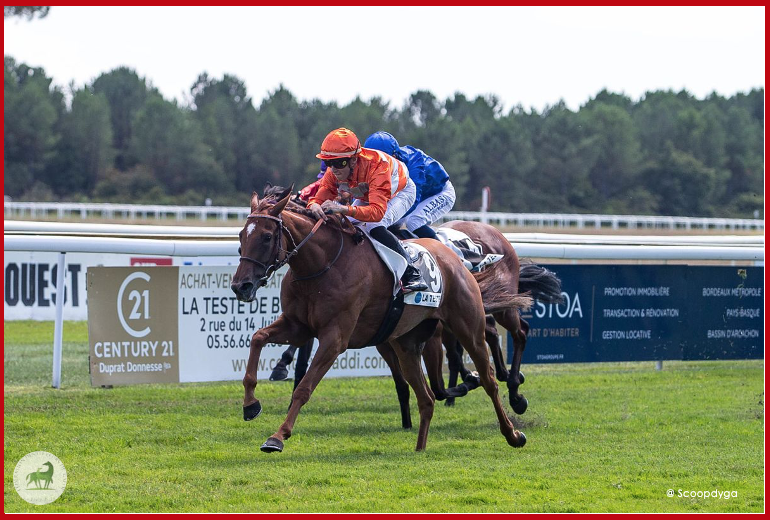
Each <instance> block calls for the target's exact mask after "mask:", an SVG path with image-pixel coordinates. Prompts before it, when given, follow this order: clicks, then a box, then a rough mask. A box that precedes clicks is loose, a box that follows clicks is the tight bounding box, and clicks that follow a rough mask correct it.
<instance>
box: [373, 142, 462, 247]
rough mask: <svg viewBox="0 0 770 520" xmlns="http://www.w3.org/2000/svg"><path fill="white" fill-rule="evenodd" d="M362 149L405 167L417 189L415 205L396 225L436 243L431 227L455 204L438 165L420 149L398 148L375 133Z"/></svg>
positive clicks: (444, 171) (396, 143) (451, 188)
mask: <svg viewBox="0 0 770 520" xmlns="http://www.w3.org/2000/svg"><path fill="white" fill-rule="evenodd" d="M364 147H365V148H372V149H374V150H380V151H382V152H385V153H386V154H388V155H392V156H393V157H395V158H396V159H398V160H399V161H402V162H404V163H406V166H407V167H408V168H409V177H410V178H411V179H412V180H413V181H414V184H415V186H416V187H417V196H416V197H415V202H414V205H412V207H411V208H409V211H407V212H406V214H405V215H404V216H403V217H402V218H401V219H400V220H399V221H397V222H396V223H395V225H396V226H401V225H405V226H406V229H408V230H409V231H411V232H412V233H414V234H415V235H417V236H418V237H421V238H433V239H436V240H438V237H437V236H436V232H435V231H433V228H431V227H430V224H432V223H433V222H435V221H436V220H438V219H439V218H440V217H443V216H444V215H446V214H447V213H448V212H449V210H451V209H452V207H453V206H454V204H455V189H454V186H452V183H451V182H449V175H448V174H447V172H446V170H445V169H444V167H443V166H441V163H440V162H438V161H437V160H435V159H434V158H433V157H431V156H430V155H427V154H426V153H425V152H423V151H422V150H420V149H419V148H415V147H413V146H401V147H399V146H398V141H396V138H395V137H393V136H392V135H391V134H389V133H388V132H382V131H380V132H375V133H373V134H372V135H370V136H369V137H368V138H367V139H366V142H365V143H364Z"/></svg>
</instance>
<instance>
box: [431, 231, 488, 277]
mask: <svg viewBox="0 0 770 520" xmlns="http://www.w3.org/2000/svg"><path fill="white" fill-rule="evenodd" d="M436 235H437V236H438V239H439V240H440V241H441V243H443V244H444V245H445V246H447V247H448V248H449V249H451V250H452V251H454V252H455V254H456V255H457V256H459V257H460V259H461V260H462V261H463V264H464V265H465V267H466V268H468V270H469V271H470V272H472V273H477V272H479V271H481V270H482V269H484V268H485V267H486V266H488V265H491V264H494V263H495V262H498V261H499V260H501V259H502V258H503V255H498V254H491V253H490V254H488V255H485V254H484V253H482V252H481V246H480V245H479V244H477V243H476V242H474V241H473V240H471V238H470V237H469V236H468V235H466V234H465V233H463V232H462V231H458V230H456V229H452V228H444V227H440V228H437V229H436Z"/></svg>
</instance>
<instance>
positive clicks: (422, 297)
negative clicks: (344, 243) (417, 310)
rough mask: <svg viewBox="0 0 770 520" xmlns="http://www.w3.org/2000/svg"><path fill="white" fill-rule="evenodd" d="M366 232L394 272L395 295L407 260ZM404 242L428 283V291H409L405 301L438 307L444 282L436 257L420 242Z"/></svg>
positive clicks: (375, 248)
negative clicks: (419, 243)
mask: <svg viewBox="0 0 770 520" xmlns="http://www.w3.org/2000/svg"><path fill="white" fill-rule="evenodd" d="M364 234H365V235H366V237H367V238H368V239H369V241H370V242H371V243H372V246H374V250H375V251H377V254H378V255H379V257H380V259H381V260H382V262H383V263H384V264H385V265H386V266H387V267H388V269H389V270H390V272H391V273H393V295H394V296H395V295H396V294H398V293H399V291H401V276H402V275H403V274H404V271H405V270H406V260H404V257H402V256H401V255H399V254H398V253H396V252H395V251H393V250H392V249H390V248H389V247H385V246H384V245H382V244H380V243H379V242H378V241H376V240H375V239H373V238H372V237H371V236H369V234H368V233H366V231H365V230H364ZM402 244H403V246H404V248H405V249H406V251H407V254H408V255H409V258H410V260H411V261H412V264H413V265H414V266H415V267H416V268H417V269H419V270H420V273H421V274H422V277H423V279H424V280H425V282H426V283H427V284H428V290H427V291H418V292H412V293H409V294H407V295H406V296H405V297H404V302H405V303H406V304H408V305H422V306H427V307H438V304H439V302H440V301H441V294H442V292H443V290H444V282H443V280H442V279H441V272H440V271H439V269H438V264H436V259H435V258H433V255H431V254H430V253H429V252H428V250H427V249H425V248H424V247H422V246H420V245H418V244H414V243H409V242H402ZM418 295H419V296H418Z"/></svg>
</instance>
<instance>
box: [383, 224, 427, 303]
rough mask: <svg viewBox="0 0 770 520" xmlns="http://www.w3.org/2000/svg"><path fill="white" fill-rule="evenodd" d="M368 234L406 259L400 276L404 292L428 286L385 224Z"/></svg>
mask: <svg viewBox="0 0 770 520" xmlns="http://www.w3.org/2000/svg"><path fill="white" fill-rule="evenodd" d="M370 234H371V235H372V237H374V239H375V240H377V242H379V243H380V244H382V245H384V246H385V247H387V248H389V249H392V250H393V251H395V252H396V253H398V254H399V255H401V256H403V257H404V259H405V260H406V271H404V275H403V276H402V277H401V282H402V285H403V287H404V292H412V291H424V290H425V289H427V288H428V284H426V283H425V280H423V279H422V275H421V274H420V271H419V270H418V269H417V268H416V267H415V266H413V265H412V263H411V262H410V261H409V255H408V254H407V253H406V249H404V246H402V245H401V242H399V240H398V239H397V238H396V237H395V235H393V233H391V232H390V231H388V229H387V228H386V227H385V226H379V227H376V228H374V229H372V231H371V232H370Z"/></svg>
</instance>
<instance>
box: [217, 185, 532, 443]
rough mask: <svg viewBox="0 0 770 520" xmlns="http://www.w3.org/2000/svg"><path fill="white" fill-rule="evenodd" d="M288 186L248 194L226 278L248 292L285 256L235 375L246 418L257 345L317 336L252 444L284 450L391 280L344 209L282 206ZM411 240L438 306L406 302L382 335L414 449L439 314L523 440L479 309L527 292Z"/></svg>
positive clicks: (522, 300)
mask: <svg viewBox="0 0 770 520" xmlns="http://www.w3.org/2000/svg"><path fill="white" fill-rule="evenodd" d="M291 191H292V188H289V189H287V190H286V191H285V192H284V193H283V194H281V195H279V196H277V197H276V198H277V199H278V201H277V202H276V199H274V198H266V199H264V200H260V199H259V197H258V195H257V194H256V193H254V194H253V195H252V199H251V214H250V215H249V216H248V218H247V219H246V224H245V225H244V227H243V229H242V230H241V232H240V234H239V238H240V242H241V248H240V255H241V260H240V263H239V265H238V269H237V271H236V273H235V275H234V276H233V282H232V289H233V292H234V293H235V295H236V297H237V298H238V299H239V300H243V301H251V300H253V299H254V298H255V296H256V292H257V289H259V288H260V287H262V286H264V285H265V284H266V283H267V280H268V279H269V277H270V275H271V274H272V273H273V272H274V271H275V270H276V269H278V268H280V267H281V266H282V265H284V264H285V263H288V264H289V266H290V269H289V271H288V272H287V274H286V276H285V277H284V279H283V281H282V284H281V304H282V310H283V312H282V314H281V315H280V316H279V317H278V319H277V320H276V321H275V322H273V323H272V324H271V325H268V326H267V327H264V328H261V329H259V330H258V331H257V332H256V333H254V335H253V336H252V339H251V345H250V349H249V359H248V362H247V366H246V374H245V375H244V378H243V386H244V400H243V417H244V419H245V420H251V419H254V418H255V417H257V416H258V415H259V414H260V412H261V405H260V403H259V401H258V400H257V398H256V397H255V395H254V390H255V387H256V384H257V366H258V363H259V357H260V354H261V351H262V348H263V347H264V345H265V344H267V343H268V342H270V343H278V344H292V345H302V344H304V343H306V342H307V341H308V340H309V339H310V338H312V337H317V338H318V341H319V347H318V351H317V353H316V355H315V357H314V358H313V361H312V362H311V364H310V368H309V369H308V371H307V374H306V375H305V377H304V378H303V379H302V381H301V382H300V384H299V386H297V388H296V390H295V391H294V393H293V394H292V404H291V406H290V407H289V412H288V414H287V417H286V420H285V421H284V422H283V424H282V425H281V426H280V428H279V429H278V430H277V431H276V432H275V433H274V434H273V435H272V436H270V437H269V438H268V439H267V441H265V443H264V444H263V445H262V446H261V448H260V449H261V450H262V451H266V452H272V451H282V450H283V446H284V441H285V440H286V439H288V438H289V437H290V436H291V433H292V430H293V428H294V423H295V421H296V419H297V416H298V415H299V411H300V409H301V408H302V406H303V405H304V404H305V403H307V402H308V400H309V399H310V395H311V394H312V392H313V390H315V388H316V386H317V385H318V383H319V382H320V381H321V378H322V377H323V376H324V375H325V374H326V372H327V371H328V370H329V368H330V367H331V366H332V364H333V363H334V361H335V360H336V359H337V357H338V356H339V355H340V354H341V353H342V352H344V351H345V350H346V349H348V348H361V347H364V346H366V344H367V343H368V342H369V341H370V340H371V338H372V337H373V336H374V335H375V332H376V331H377V330H378V328H379V326H380V324H381V323H382V320H383V318H384V316H385V313H386V311H387V309H388V306H389V302H390V300H391V297H392V289H393V286H392V283H390V280H391V279H392V275H391V274H390V272H389V271H388V270H387V268H386V267H385V266H384V264H383V263H382V262H381V261H380V260H379V258H378V257H377V254H376V253H375V251H374V248H373V247H372V246H371V244H370V243H369V242H368V241H363V242H362V243H360V244H356V242H355V240H354V238H353V236H351V235H352V234H346V233H345V232H344V231H343V228H344V227H345V226H350V223H349V221H348V220H347V219H345V218H344V217H341V218H340V217H334V218H330V219H329V221H328V222H326V223H325V224H324V222H323V221H319V222H315V221H314V219H313V218H312V217H310V216H308V215H307V214H306V210H304V209H303V208H301V207H299V206H296V205H292V206H289V209H288V210H287V205H289V198H290V196H291ZM350 227H352V226H350ZM418 243H419V244H420V245H422V246H423V247H425V248H426V249H427V250H428V251H430V253H431V254H432V255H433V256H434V258H435V260H436V263H437V267H438V269H439V271H440V272H441V275H442V278H443V280H444V294H443V297H442V299H441V302H440V304H439V306H438V307H418V306H411V305H408V306H406V308H405V309H404V313H403V315H402V317H401V320H400V321H399V323H398V325H397V327H396V328H395V330H394V331H393V332H392V333H391V335H390V337H389V338H388V343H389V344H390V346H391V347H392V348H393V350H394V351H395V353H396V356H397V357H398V361H399V367H400V369H401V370H402V372H403V376H404V379H405V380H406V381H407V382H408V383H409V385H410V386H411V387H412V390H413V391H414V393H415V396H416V398H417V403H418V409H419V413H420V426H419V431H418V435H417V445H416V450H418V451H420V450H424V449H425V446H426V442H427V435H428V428H429V425H430V420H431V418H432V416H433V406H434V401H435V398H434V395H433V393H432V392H431V390H430V388H428V386H427V384H426V382H425V378H424V376H423V374H422V367H421V363H420V357H421V350H422V346H423V343H424V342H425V341H426V340H427V339H428V338H430V337H431V336H432V335H433V332H434V330H435V327H436V325H437V323H438V322H439V321H440V322H441V323H442V324H443V325H444V326H445V327H447V328H448V329H450V330H451V331H452V332H453V334H454V335H455V336H456V337H457V339H458V340H459V341H460V342H461V343H462V344H463V345H464V346H465V348H466V350H467V351H468V353H469V354H470V356H471V358H472V359H473V362H474V363H475V365H476V367H477V368H478V370H479V377H480V379H481V384H482V386H484V389H485V390H486V392H487V394H488V395H489V397H490V399H491V401H492V404H493V406H494V409H495V413H496V414H497V419H498V422H499V424H500V431H501V433H502V434H503V436H504V437H505V439H506V441H507V442H508V444H509V445H511V446H514V447H520V446H523V445H524V443H525V442H526V437H525V436H524V434H523V433H522V432H519V431H516V430H514V428H513V425H512V423H511V421H510V419H508V416H507V415H506V413H505V411H504V409H503V406H502V403H501V402H500V396H499V392H498V388H497V383H496V382H495V380H494V377H493V375H492V368H491V366H490V364H489V359H488V355H487V347H486V344H485V342H484V323H485V321H484V315H485V313H487V312H495V311H498V310H501V309H507V308H509V307H514V308H524V307H528V306H530V305H531V303H532V299H531V298H529V297H527V296H523V295H519V294H516V293H515V292H512V291H511V290H510V289H509V288H508V287H505V286H504V285H501V284H497V283H495V282H497V281H498V280H497V279H496V278H495V276H494V274H489V273H492V271H493V269H489V270H488V271H489V272H488V274H487V276H486V278H484V279H483V280H479V281H478V282H477V280H476V279H474V277H473V276H472V275H471V274H470V272H468V270H467V269H465V267H464V266H463V264H462V262H461V261H460V260H459V259H458V257H457V256H456V255H455V254H454V253H453V252H452V251H451V250H450V249H448V248H447V247H446V246H444V245H443V244H441V243H440V242H438V241H435V240H429V239H426V240H419V241H418ZM338 244H339V245H338ZM482 294H484V299H482Z"/></svg>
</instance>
